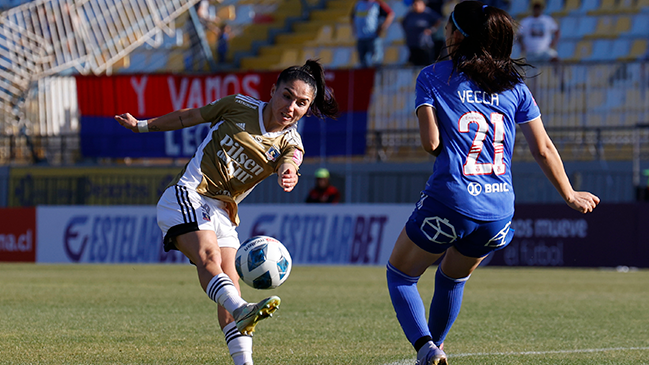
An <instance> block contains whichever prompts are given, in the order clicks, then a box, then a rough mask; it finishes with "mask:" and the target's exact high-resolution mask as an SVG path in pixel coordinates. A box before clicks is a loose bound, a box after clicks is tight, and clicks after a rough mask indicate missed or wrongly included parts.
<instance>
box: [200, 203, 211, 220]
mask: <svg viewBox="0 0 649 365" xmlns="http://www.w3.org/2000/svg"><path fill="white" fill-rule="evenodd" d="M201 215H202V216H203V220H204V221H208V222H211V221H212V220H211V219H210V206H209V205H207V204H201Z"/></svg>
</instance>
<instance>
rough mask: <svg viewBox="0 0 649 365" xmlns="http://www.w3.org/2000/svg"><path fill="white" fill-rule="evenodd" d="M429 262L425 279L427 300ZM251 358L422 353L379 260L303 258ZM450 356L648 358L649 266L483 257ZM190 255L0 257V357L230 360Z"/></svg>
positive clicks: (349, 358) (577, 360)
mask: <svg viewBox="0 0 649 365" xmlns="http://www.w3.org/2000/svg"><path fill="white" fill-rule="evenodd" d="M433 279H434V270H433V269H431V270H429V271H428V272H427V273H426V274H425V275H424V276H423V277H422V279H421V281H420V284H419V289H420V292H421V293H422V296H423V298H424V302H425V303H429V302H430V299H431V297H432V289H433ZM242 289H243V295H244V298H245V299H247V300H248V301H257V300H260V299H262V298H264V297H266V296H268V295H271V294H275V295H279V296H280V297H281V298H282V306H281V308H280V310H279V311H278V312H277V314H276V315H275V316H274V317H273V318H271V319H268V320H265V321H263V322H261V323H260V324H259V325H258V327H257V332H256V335H255V337H254V339H255V340H254V351H255V352H254V358H255V364H257V365H264V364H282V365H284V364H287V365H290V364H296V365H297V364H299V365H303V364H323V365H340V364H377V365H384V364H392V365H397V364H398V365H401V364H404V365H405V364H414V357H415V354H414V350H413V349H412V348H411V346H410V344H409V343H408V342H407V341H406V338H405V336H404V335H403V333H402V332H401V329H400V327H399V325H398V323H397V320H396V317H395V315H394V311H393V309H392V306H391V304H390V298H389V296H388V293H387V288H386V284H385V269H384V268H382V267H338V266H336V267H330V266H321V267H299V266H298V267H294V268H293V272H292V274H291V277H290V278H289V280H288V281H287V282H286V283H285V284H284V285H283V286H282V287H280V288H278V289H276V290H273V291H257V290H254V289H251V288H248V287H245V284H244V285H242ZM445 345H446V347H445V349H446V351H447V353H448V354H449V356H450V358H449V361H450V363H451V364H452V365H460V364H595V363H597V364H649V271H647V270H640V271H636V272H628V273H619V272H615V271H608V270H596V269H587V270H581V269H579V270H578V269H510V268H479V269H478V270H477V271H476V272H475V273H474V275H473V277H472V278H471V280H469V282H468V283H467V287H466V290H465V297H464V305H463V308H462V312H461V313H460V316H459V318H458V320H457V322H456V324H455V326H454V327H453V329H452V330H451V333H450V334H449V336H448V338H447V340H446V344H445ZM231 363H232V362H231V360H230V358H229V356H228V354H227V347H226V345H225V341H224V340H223V335H222V333H221V332H220V330H219V329H218V324H217V320H216V305H215V304H214V303H213V302H211V301H210V300H209V299H208V298H207V296H206V295H205V294H204V293H203V292H202V291H201V289H200V287H199V285H198V280H197V278H196V273H195V269H194V267H193V266H189V265H187V266H185V265H183V266H172V265H168V266H156V265H138V266H126V265H114V266H113V265H92V266H91V265H33V264H0V364H224V365H228V364H231Z"/></svg>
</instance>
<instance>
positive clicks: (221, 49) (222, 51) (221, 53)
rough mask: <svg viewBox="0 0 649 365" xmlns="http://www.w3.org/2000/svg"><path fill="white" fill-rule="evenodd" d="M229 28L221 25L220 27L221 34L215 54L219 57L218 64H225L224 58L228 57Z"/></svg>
mask: <svg viewBox="0 0 649 365" xmlns="http://www.w3.org/2000/svg"><path fill="white" fill-rule="evenodd" d="M230 30H231V29H230V26H229V25H227V24H223V25H222V26H221V32H220V34H219V40H218V43H217V44H216V53H217V55H218V57H219V59H218V61H219V63H225V61H226V57H227V56H228V47H229V42H230Z"/></svg>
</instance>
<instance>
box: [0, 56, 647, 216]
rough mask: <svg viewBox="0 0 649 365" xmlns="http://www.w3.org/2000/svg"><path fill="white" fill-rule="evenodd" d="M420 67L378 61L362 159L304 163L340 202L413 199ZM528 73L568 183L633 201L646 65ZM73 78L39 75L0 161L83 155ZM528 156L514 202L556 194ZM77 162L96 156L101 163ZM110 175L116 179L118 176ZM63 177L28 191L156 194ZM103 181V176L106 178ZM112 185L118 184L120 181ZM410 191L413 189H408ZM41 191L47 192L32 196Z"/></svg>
mask: <svg viewBox="0 0 649 365" xmlns="http://www.w3.org/2000/svg"><path fill="white" fill-rule="evenodd" d="M419 70H420V69H418V68H399V69H391V68H385V69H381V70H378V71H377V72H376V79H375V86H374V90H373V91H372V95H373V96H372V103H371V105H370V110H369V118H368V135H367V146H366V147H367V148H366V154H365V158H363V159H360V161H359V159H357V158H354V159H353V160H352V159H351V158H347V159H345V161H347V162H345V163H343V164H338V165H337V164H336V163H335V162H336V161H338V162H340V160H326V159H324V160H323V159H322V158H321V159H319V160H318V161H311V164H313V165H322V164H325V165H328V166H331V169H330V170H332V172H333V176H334V178H335V179H337V180H336V182H337V183H338V185H339V187H341V188H343V190H346V191H345V193H346V199H345V201H346V202H404V201H411V200H412V196H411V195H412V194H415V195H416V191H417V188H415V186H419V185H420V184H423V183H424V182H425V179H426V177H427V176H428V174H430V171H429V170H430V169H431V168H432V165H431V164H430V162H431V161H432V157H431V156H429V155H427V154H426V153H425V152H424V151H423V150H422V149H421V147H420V142H419V133H418V126H417V120H416V118H415V116H414V113H413V111H414V86H415V79H416V77H417V74H418V73H419ZM529 72H530V73H534V74H535V75H537V76H535V77H532V78H530V79H529V81H528V83H529V86H530V89H531V90H532V93H533V94H534V96H535V98H536V100H537V102H538V104H539V106H540V108H541V111H542V114H543V120H544V123H545V125H546V128H547V130H548V133H549V135H550V137H551V138H552V139H553V141H554V142H555V144H556V145H557V147H558V149H559V151H560V153H561V156H562V158H563V159H564V162H565V163H566V166H567V170H568V172H569V175H570V176H571V179H572V180H573V183H574V184H575V185H576V186H578V187H581V188H584V189H585V188H591V189H593V190H595V191H600V194H602V193H601V192H604V194H605V195H606V197H607V198H608V199H612V200H613V201H618V202H619V201H630V200H634V199H635V189H636V188H637V187H639V186H640V185H641V184H642V183H644V179H645V178H644V177H643V175H642V173H641V172H642V171H643V169H648V168H649V123H647V117H649V92H648V91H649V90H648V88H649V75H648V73H649V70H647V68H646V64H645V63H622V64H620V63H611V64H588V65H585V64H559V65H546V66H541V67H539V68H537V69H533V70H531V71H529ZM74 82H75V80H74V78H70V77H67V78H66V77H63V78H61V77H59V78H46V79H43V80H41V82H40V83H39V88H38V89H37V90H36V97H34V98H32V102H31V103H30V104H29V107H28V108H27V110H28V111H29V113H30V114H29V115H30V120H32V122H33V123H37V124H38V128H33V129H32V130H35V131H39V133H35V134H34V133H29V132H27V131H25V132H24V133H21V134H19V135H14V136H0V165H9V164H12V165H15V164H38V163H41V164H43V165H49V166H60V165H63V166H69V165H75V164H79V163H80V162H82V161H83V156H81V154H80V149H79V135H78V121H77V120H78V116H79V110H78V108H77V105H76V87H75V86H74V85H75V83H74ZM358 89H359V91H358V92H367V90H364V86H363V85H358ZM531 161H532V157H531V155H530V153H529V152H528V147H527V143H526V142H525V140H524V138H523V136H522V133H518V135H517V140H516V144H515V149H514V162H515V163H517V164H521V165H523V166H526V164H529V165H531V166H532V167H530V168H527V167H524V168H523V169H522V170H521V169H518V170H514V174H515V176H514V178H515V185H519V186H515V188H516V189H517V192H519V193H520V194H519V195H518V196H519V201H529V202H540V201H555V200H556V199H557V196H556V194H555V193H554V191H553V189H552V187H551V186H549V185H548V184H545V183H540V182H538V181H539V180H543V179H544V178H543V176H542V174H541V173H540V171H539V170H538V168H537V167H536V166H534V165H535V164H534V163H533V162H531ZM83 162H87V163H88V162H89V163H93V162H94V163H95V164H96V163H98V162H99V161H83ZM112 162H113V163H114V162H116V161H112ZM359 162H362V163H359ZM377 162H379V163H377ZM404 162H405V163H404ZM308 163H309V161H307V167H306V168H305V169H304V171H303V179H302V183H301V184H300V185H299V186H300V187H299V189H298V191H297V192H296V193H295V194H292V195H285V194H275V193H274V190H273V189H275V188H276V187H275V186H274V185H273V182H272V181H271V182H269V183H268V184H266V182H264V183H262V184H261V185H260V186H259V187H258V188H257V189H256V191H255V192H253V194H252V195H251V196H250V197H249V198H248V201H252V202H293V203H295V202H300V201H302V199H303V197H302V195H304V194H305V192H306V191H307V190H308V188H310V186H309V185H310V183H311V182H312V181H311V180H310V175H309V171H310V170H309V169H310V167H308V166H309V165H308ZM352 165H353V167H352ZM586 165H588V166H590V167H589V168H588V169H587V171H586V170H584V168H585V167H584V166H586ZM170 169H172V170H173V172H165V173H164V174H163V175H162V176H163V177H157V178H153V180H152V182H148V183H146V184H149V185H150V184H153V185H156V184H162V183H159V181H161V179H162V180H164V179H166V178H168V175H169V174H175V173H176V172H177V171H176V169H177V168H176V167H174V168H170ZM75 176H76V175H75ZM113 178H115V179H118V178H119V174H115V175H114V176H113ZM64 179H65V177H64V176H59V177H35V176H32V181H31V182H30V184H32V185H31V186H33V187H34V189H36V190H34V191H43V193H42V194H41V195H34V200H33V201H31V202H32V203H34V204H109V203H110V204H152V203H154V202H155V200H156V194H151V195H150V196H149V197H147V198H137V199H135V198H133V197H129V196H125V197H122V198H115V199H112V198H106V199H103V200H97V199H95V200H92V199H90V198H88V197H89V196H90V195H88V194H90V193H89V190H85V189H86V187H85V186H87V185H84V183H83V182H84V181H87V180H84V178H83V177H79V176H76V177H74V178H72V180H70V181H76V182H75V183H72V182H65V181H63V180H64ZM101 179H103V180H105V181H109V180H110V179H111V177H108V176H104V177H101ZM129 179H131V178H129ZM156 179H157V180H156ZM154 180H155V181H154ZM270 180H273V179H270ZM79 181H81V183H79ZM167 181H168V180H167ZM519 182H520V183H519ZM12 184H13V185H12V186H14V187H15V186H16V185H15V184H14V183H12ZM66 184H67V185H66ZM98 184H99V185H111V184H112V183H110V182H106V183H98ZM124 184H126V183H124ZM124 184H122V185H124ZM146 184H145V185H146ZM10 185H11V184H10ZM112 185H116V186H121V185H120V183H115V184H112ZM58 186H68V187H69V189H68V188H66V189H68V190H65V189H63V190H65V191H68V192H67V193H66V194H67V195H66V194H57V193H52V192H56V191H61V190H60V189H59V188H58ZM395 186H401V187H403V189H401V188H397V189H396V190H395V189H392V191H391V192H390V187H395ZM386 187H387V188H386ZM38 189H40V190H38ZM397 190H398V191H397ZM395 191H396V192H395ZM412 191H414V192H415V193H410V192H412ZM400 192H404V193H403V194H402V193H400ZM521 192H523V193H521ZM15 193H16V191H15V190H13V191H11V192H9V194H10V195H11V194H14V195H15ZM84 194H85V195H84ZM395 194H396V195H398V196H396V195H395ZM388 195H390V196H388ZM40 197H49V198H47V199H46V198H43V200H38V199H40ZM65 197H68V198H65ZM64 198H65V199H64ZM415 198H416V197H415ZM61 199H63V200H61ZM66 199H67V200H66ZM89 199H90V200H89ZM93 199H94V198H93ZM147 199H148V200H147ZM526 199H530V200H526Z"/></svg>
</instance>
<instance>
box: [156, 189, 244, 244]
mask: <svg viewBox="0 0 649 365" xmlns="http://www.w3.org/2000/svg"><path fill="white" fill-rule="evenodd" d="M224 208H225V203H223V202H222V201H220V200H218V199H213V198H208V197H206V196H203V195H200V194H198V193H197V192H196V191H194V190H193V189H189V188H187V187H186V186H179V185H174V186H170V187H168V188H167V189H166V190H165V192H164V193H163V194H162V196H161V197H160V200H159V201H158V207H157V215H158V226H160V229H161V230H162V236H163V237H164V249H165V251H169V250H177V248H176V243H175V238H176V237H178V236H179V235H181V234H184V233H188V232H194V231H213V232H214V233H216V239H217V242H218V244H219V247H232V248H235V249H237V248H239V245H240V243H239V235H238V234H237V231H236V226H235V225H234V224H233V223H232V221H231V220H230V217H229V216H228V212H227V211H226V210H225V209H224Z"/></svg>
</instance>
